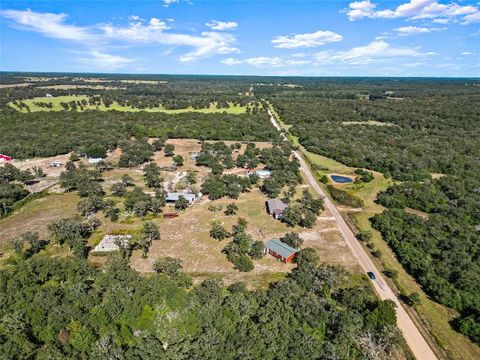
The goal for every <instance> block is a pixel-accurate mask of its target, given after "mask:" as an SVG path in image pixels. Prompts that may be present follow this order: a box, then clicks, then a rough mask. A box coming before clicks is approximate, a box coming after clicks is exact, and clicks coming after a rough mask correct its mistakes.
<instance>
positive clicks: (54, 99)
mask: <svg viewBox="0 0 480 360" xmlns="http://www.w3.org/2000/svg"><path fill="white" fill-rule="evenodd" d="M67 86H69V85H67ZM72 86H73V85H72ZM75 86H76V85H75ZM82 100H84V101H87V102H88V100H89V97H88V96H87V95H65V96H48V97H47V96H45V97H35V98H32V99H23V100H19V102H22V103H23V104H25V105H26V106H28V109H29V111H30V112H37V111H64V110H65V109H64V108H63V106H62V105H61V103H69V102H72V101H75V102H81V101H82ZM39 104H45V105H46V104H51V107H46V106H41V105H39ZM229 105H230V106H229V107H228V108H218V107H217V104H216V103H215V102H213V103H211V104H210V107H208V108H203V109H194V108H193V107H188V108H185V109H166V108H164V107H163V106H158V107H151V108H145V109H139V108H135V107H132V106H123V105H120V104H118V103H117V102H115V101H114V102H113V103H112V104H111V105H110V106H106V105H105V104H104V103H103V102H102V103H101V104H100V105H91V104H89V103H87V104H86V105H83V107H80V106H77V107H76V111H79V112H82V111H85V110H100V111H109V110H116V111H123V112H139V111H145V112H162V113H166V114H180V113H184V112H198V113H203V114H212V113H223V112H226V113H228V114H244V113H246V112H247V108H248V107H249V106H242V105H236V104H233V103H230V104H229ZM9 106H10V107H12V108H14V109H15V110H17V111H20V112H28V110H27V109H26V108H24V107H22V108H20V107H19V106H18V105H16V104H15V103H13V102H10V103H9Z"/></svg>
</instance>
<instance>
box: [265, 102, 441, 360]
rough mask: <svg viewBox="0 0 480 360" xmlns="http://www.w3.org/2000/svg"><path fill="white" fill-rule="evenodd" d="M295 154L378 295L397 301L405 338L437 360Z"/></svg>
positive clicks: (418, 353) (426, 359) (423, 358)
mask: <svg viewBox="0 0 480 360" xmlns="http://www.w3.org/2000/svg"><path fill="white" fill-rule="evenodd" d="M268 113H269V115H270V120H271V121H272V123H273V124H275V125H276V126H275V127H276V128H277V129H279V126H278V124H277V122H276V121H275V118H274V117H273V115H272V114H271V113H270V111H268ZM293 154H294V155H295V156H296V157H297V159H298V160H299V161H300V165H301V169H302V171H303V172H304V173H305V175H306V176H307V178H308V181H309V182H310V184H311V185H312V187H313V188H314V189H315V191H316V192H317V193H318V194H319V195H320V196H321V197H322V198H323V200H324V203H325V206H326V207H327V209H328V210H330V212H331V213H332V215H333V217H334V218H335V220H336V221H337V224H338V227H339V228H340V231H341V233H342V235H343V238H344V239H345V242H346V243H347V245H348V246H349V248H350V250H351V251H352V253H353V255H354V256H355V257H356V258H357V261H358V263H359V264H360V266H361V267H362V269H363V271H365V273H366V272H368V271H371V272H373V273H375V276H376V280H374V281H372V284H373V287H374V289H375V291H376V292H377V294H378V296H379V297H380V298H381V299H382V300H386V299H389V300H392V301H393V302H394V303H395V304H396V305H397V325H398V328H399V329H400V330H401V331H402V333H403V337H404V338H405V340H406V342H407V344H408V346H409V347H410V350H411V351H412V353H413V355H414V356H415V358H416V359H417V360H436V359H437V356H436V355H435V354H434V352H433V351H432V349H431V348H430V346H429V344H428V343H427V341H426V340H425V339H424V337H423V335H422V333H421V332H420V330H419V329H418V328H417V326H416V325H415V323H414V322H413V320H412V319H411V318H410V316H409V315H408V313H407V312H406V310H405V309H404V308H403V305H402V304H401V303H400V300H399V299H398V298H397V296H396V295H395V293H394V292H393V290H392V289H391V288H390V287H389V285H388V284H387V283H386V282H385V280H384V279H383V278H382V276H381V274H380V272H379V271H378V269H377V268H376V267H375V264H374V263H373V262H372V260H371V259H370V257H369V256H368V255H367V253H366V252H365V250H364V249H363V248H362V246H361V245H360V243H359V242H358V240H357V239H356V238H355V235H354V234H353V232H352V230H351V229H350V228H349V227H348V225H347V223H346V222H345V220H344V219H343V217H342V215H341V214H340V212H339V211H338V210H337V208H336V207H335V205H334V204H333V203H332V201H331V200H330V199H329V198H328V197H327V196H326V194H325V192H324V191H323V189H322V188H321V187H320V186H319V185H318V183H317V181H316V180H315V177H314V176H313V174H312V172H311V171H310V168H309V167H308V165H307V164H306V163H305V160H303V158H302V156H301V155H300V153H299V152H298V151H294V152H293Z"/></svg>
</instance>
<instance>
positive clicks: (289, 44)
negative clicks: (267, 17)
mask: <svg viewBox="0 0 480 360" xmlns="http://www.w3.org/2000/svg"><path fill="white" fill-rule="evenodd" d="M342 39H343V37H342V35H339V34H337V33H334V32H332V31H317V32H314V33H311V34H293V35H286V36H277V37H276V38H275V39H273V40H272V44H274V46H275V47H276V48H282V49H296V48H300V47H314V46H320V45H324V44H326V43H330V42H335V41H341V40H342Z"/></svg>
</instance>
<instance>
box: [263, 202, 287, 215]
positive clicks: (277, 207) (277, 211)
mask: <svg viewBox="0 0 480 360" xmlns="http://www.w3.org/2000/svg"><path fill="white" fill-rule="evenodd" d="M286 208H288V205H287V204H285V203H284V202H283V201H282V200H280V199H268V200H267V211H268V213H269V214H270V215H272V216H273V217H274V218H275V219H277V220H281V219H283V212H284V211H285V209H286Z"/></svg>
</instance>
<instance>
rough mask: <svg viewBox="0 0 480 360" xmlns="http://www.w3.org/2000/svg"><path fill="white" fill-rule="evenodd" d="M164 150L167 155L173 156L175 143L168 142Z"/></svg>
mask: <svg viewBox="0 0 480 360" xmlns="http://www.w3.org/2000/svg"><path fill="white" fill-rule="evenodd" d="M163 151H164V152H165V156H168V157H172V156H173V154H174V151H175V145H172V144H166V145H165V147H164V148H163Z"/></svg>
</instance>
